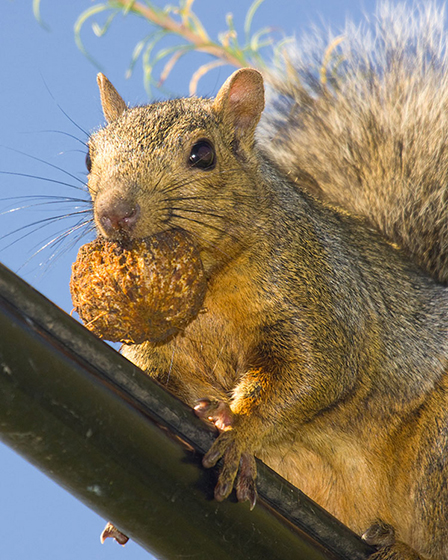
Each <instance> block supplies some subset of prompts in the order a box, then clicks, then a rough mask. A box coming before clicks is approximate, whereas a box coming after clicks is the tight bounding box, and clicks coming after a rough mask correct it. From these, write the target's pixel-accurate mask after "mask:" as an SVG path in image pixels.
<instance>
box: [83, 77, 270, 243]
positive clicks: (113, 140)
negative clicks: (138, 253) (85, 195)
mask: <svg viewBox="0 0 448 560" xmlns="http://www.w3.org/2000/svg"><path fill="white" fill-rule="evenodd" d="M98 84H99V88H100V94H101V103H102V106H103V111H104V116H105V118H106V121H107V123H108V124H107V126H105V127H104V128H102V129H101V130H99V131H98V132H96V133H95V134H93V135H92V136H91V138H90V140H89V153H88V155H87V158H86V162H87V167H88V170H89V190H90V193H91V196H92V200H93V206H94V214H95V222H96V225H97V229H98V231H99V233H100V234H101V235H103V236H104V237H106V238H110V239H116V240H120V239H122V238H144V237H148V236H150V235H153V234H155V233H158V232H160V231H163V230H169V229H174V228H182V229H184V230H186V231H188V232H189V233H191V234H192V235H193V237H194V238H195V240H196V242H197V244H198V246H199V247H200V248H201V249H202V250H204V251H212V250H214V249H217V248H218V249H219V250H220V251H221V252H222V251H223V246H226V245H228V243H229V241H231V240H233V239H238V238H242V235H241V233H242V231H243V230H244V228H246V229H247V224H248V223H249V222H253V214H254V210H256V209H257V208H258V206H259V204H260V200H258V199H259V187H258V185H257V181H256V180H255V177H256V161H257V160H256V157H255V155H254V133H255V128H256V126H257V123H258V121H259V118H260V115H261V113H262V111H263V108H264V87H263V79H262V77H261V74H260V73H259V72H257V71H256V70H252V69H249V68H244V69H241V70H238V71H236V72H235V73H234V74H232V75H231V76H230V77H229V79H228V80H227V81H226V82H225V84H224V85H223V86H222V88H221V89H220V90H219V92H218V95H217V96H216V98H215V99H214V100H210V99H199V98H196V97H192V98H185V99H176V100H172V101H166V102H160V103H154V104H151V105H146V106H142V107H133V108H128V107H127V106H126V104H125V102H124V101H123V99H122V98H121V97H120V95H119V94H118V93H117V91H116V90H115V88H114V87H113V86H112V84H111V83H110V82H109V81H108V79H107V78H106V77H105V76H103V75H102V74H99V75H98ZM226 250H230V249H228V247H226Z"/></svg>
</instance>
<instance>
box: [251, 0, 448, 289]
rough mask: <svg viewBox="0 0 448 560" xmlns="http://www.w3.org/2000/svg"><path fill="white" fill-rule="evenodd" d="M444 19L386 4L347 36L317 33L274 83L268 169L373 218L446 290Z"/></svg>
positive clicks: (428, 8)
mask: <svg viewBox="0 0 448 560" xmlns="http://www.w3.org/2000/svg"><path fill="white" fill-rule="evenodd" d="M444 21H445V14H444V10H443V8H440V7H437V6H436V4H435V2H430V3H425V4H422V5H413V6H410V5H407V4H398V5H391V4H389V3H382V4H380V5H379V7H378V9H377V11H376V13H375V16H374V18H373V19H372V21H369V20H367V21H366V22H365V23H363V24H361V25H360V26H356V25H354V24H353V23H347V25H346V28H345V30H344V32H343V34H342V35H341V36H340V37H335V36H324V34H323V33H320V34H319V32H315V33H314V34H313V36H312V37H311V38H310V37H308V38H307V40H306V41H304V42H303V44H301V45H296V46H294V47H289V48H288V49H287V51H286V53H285V54H284V57H283V64H282V70H281V71H277V72H276V74H275V75H271V76H270V81H271V83H273V84H274V87H273V88H272V89H271V91H270V93H269V95H270V97H269V101H268V110H267V111H266V113H265V116H264V120H263V121H262V125H261V128H260V132H259V134H260V137H261V142H260V144H261V147H262V149H263V151H265V152H267V153H268V156H269V157H270V159H272V160H273V161H274V162H276V164H277V165H278V166H279V167H280V168H282V169H283V170H284V171H285V172H286V173H288V174H289V175H290V176H292V177H293V178H294V179H296V180H297V181H300V182H301V183H304V184H305V185H306V186H307V188H308V189H309V190H310V191H311V192H312V193H314V194H315V195H316V196H318V197H320V198H323V199H325V200H327V201H329V202H331V203H333V204H336V205H337V206H339V207H342V208H345V209H346V210H348V211H349V212H352V213H356V214H360V215H363V216H366V217H367V219H368V220H369V221H370V223H371V224H372V225H373V226H374V227H376V228H377V229H378V230H380V231H381V232H382V233H383V234H384V235H385V236H386V237H387V238H389V239H390V240H392V241H393V242H396V243H397V244H399V245H400V246H402V247H403V248H404V249H405V250H407V251H408V252H409V253H411V254H412V255H413V257H414V258H415V260H416V261H417V262H418V263H419V264H420V265H421V266H422V267H423V268H425V269H426V270H428V271H429V272H430V273H431V274H432V275H433V276H434V277H436V278H438V279H439V280H441V281H443V282H448V52H447V50H448V49H447V48H448V40H447V34H446V30H445V24H444Z"/></svg>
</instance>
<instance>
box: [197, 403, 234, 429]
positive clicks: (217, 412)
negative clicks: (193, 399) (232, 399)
mask: <svg viewBox="0 0 448 560" xmlns="http://www.w3.org/2000/svg"><path fill="white" fill-rule="evenodd" d="M194 411H195V413H196V416H199V418H203V419H204V420H209V421H210V422H213V424H214V425H215V426H216V427H217V428H218V430H219V431H220V432H225V431H226V430H229V429H230V428H231V427H232V423H233V412H232V411H231V410H230V406H229V405H228V404H227V403H225V402H224V401H218V400H215V399H200V400H199V401H198V404H197V405H196V406H195V407H194Z"/></svg>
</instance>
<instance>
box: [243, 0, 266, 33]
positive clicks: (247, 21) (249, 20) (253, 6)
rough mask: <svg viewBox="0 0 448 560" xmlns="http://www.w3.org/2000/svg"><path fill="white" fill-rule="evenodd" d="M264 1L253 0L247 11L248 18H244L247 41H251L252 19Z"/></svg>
mask: <svg viewBox="0 0 448 560" xmlns="http://www.w3.org/2000/svg"><path fill="white" fill-rule="evenodd" d="M263 2H264V0H255V1H254V2H252V4H251V6H250V8H249V10H248V11H247V14H246V19H245V20H244V33H245V35H246V43H249V41H250V28H251V25H252V20H253V19H254V15H255V12H256V11H257V10H258V8H259V7H260V6H261V4H262V3H263Z"/></svg>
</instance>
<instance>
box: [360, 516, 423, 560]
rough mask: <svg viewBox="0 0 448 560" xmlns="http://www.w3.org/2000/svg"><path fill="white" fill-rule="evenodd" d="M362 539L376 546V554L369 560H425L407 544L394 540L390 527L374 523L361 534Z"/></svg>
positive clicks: (392, 530)
mask: <svg viewBox="0 0 448 560" xmlns="http://www.w3.org/2000/svg"><path fill="white" fill-rule="evenodd" d="M362 538H363V539H364V540H365V541H366V542H367V543H369V544H371V545H374V546H378V547H379V549H378V552H375V554H372V556H369V560H427V559H426V557H423V556H420V554H418V553H417V552H415V550H413V549H412V548H411V547H410V546H408V545H407V544H404V543H402V542H397V541H396V540H395V529H394V528H393V527H392V525H389V524H387V523H383V522H382V521H376V522H375V523H373V525H371V526H370V527H369V528H368V529H367V531H366V532H365V533H364V534H363V536H362Z"/></svg>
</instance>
